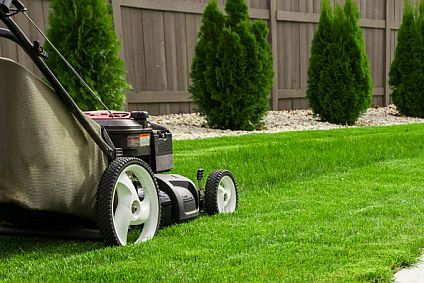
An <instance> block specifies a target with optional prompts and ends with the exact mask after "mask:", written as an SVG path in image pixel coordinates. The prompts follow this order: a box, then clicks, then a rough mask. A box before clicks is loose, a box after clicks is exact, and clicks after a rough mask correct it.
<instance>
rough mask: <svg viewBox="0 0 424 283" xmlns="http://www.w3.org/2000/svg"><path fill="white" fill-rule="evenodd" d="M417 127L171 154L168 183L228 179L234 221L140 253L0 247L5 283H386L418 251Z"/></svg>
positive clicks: (7, 241) (170, 237) (48, 244)
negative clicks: (174, 177)
mask: <svg viewBox="0 0 424 283" xmlns="http://www.w3.org/2000/svg"><path fill="white" fill-rule="evenodd" d="M423 138H424V125H410V126H395V127H378V128H367V129H349V130H333V131H322V132H299V133H282V134H258V135H248V136H242V137H232V138H221V139H208V140H200V141H180V142H176V143H175V152H176V153H175V159H176V166H175V167H176V169H175V170H174V172H177V173H180V174H183V175H187V176H189V177H192V178H194V176H195V169H196V168H197V167H204V168H205V169H206V170H207V171H210V170H211V169H212V168H215V169H217V168H228V169H230V170H231V171H233V173H234V174H235V175H236V178H237V181H238V184H239V187H240V206H239V210H238V211H237V212H236V213H235V214H232V215H218V216H214V217H201V218H199V219H197V220H195V221H192V222H189V223H185V224H180V225H175V226H172V227H169V228H165V229H163V230H161V231H160V232H159V234H158V235H157V236H156V237H155V238H154V239H153V240H152V241H150V242H147V243H145V244H143V245H137V246H129V247H124V248H104V247H103V246H102V244H101V243H96V242H94V243H93V242H77V241H60V240H49V239H38V238H20V237H7V236H2V237H0V245H1V247H2V248H1V251H0V259H1V261H0V278H1V279H3V280H6V281H8V280H10V281H23V280H24V281H39V280H43V281H105V280H134V281H156V280H162V281H174V282H176V281H201V282H205V281H206V282H208V281H210V282H212V281H219V282H233V281H256V282H266V281H274V282H275V281H278V282H283V281H287V282H293V281H314V282H334V281H340V282H349V281H382V282H384V281H387V282H389V281H391V278H392V274H393V272H394V270H396V269H397V268H398V267H400V266H406V265H409V264H410V263H412V262H414V260H415V259H416V257H417V256H418V255H419V251H420V248H421V247H423V246H424V237H423V232H424V229H423V226H424V225H423V224H422V223H424V221H423V220H424V219H423V218H424V217H423V216H422V215H423V210H424V208H423V197H424V188H423V184H424V177H423V176H424V174H423V173H424V172H423V171H424V156H423V153H422V140H423Z"/></svg>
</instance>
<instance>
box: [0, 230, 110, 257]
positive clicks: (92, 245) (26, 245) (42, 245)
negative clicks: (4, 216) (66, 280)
mask: <svg viewBox="0 0 424 283" xmlns="http://www.w3.org/2000/svg"><path fill="white" fill-rule="evenodd" d="M0 246H1V247H2V248H1V249H0V260H3V259H8V258H12V257H17V256H19V255H22V256H28V255H30V254H34V253H40V254H42V255H43V257H62V258H63V257H68V256H72V255H75V254H81V253H85V252H90V251H94V250H99V249H102V248H104V244H103V242H101V241H100V240H93V239H83V238H81V239H69V238H65V237H50V236H43V237H34V236H27V235H25V236H16V235H0Z"/></svg>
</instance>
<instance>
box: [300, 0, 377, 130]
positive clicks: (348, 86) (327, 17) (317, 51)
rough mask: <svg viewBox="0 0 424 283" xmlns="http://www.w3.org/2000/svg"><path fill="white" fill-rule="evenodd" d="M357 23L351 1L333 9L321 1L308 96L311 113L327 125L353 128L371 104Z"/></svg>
mask: <svg viewBox="0 0 424 283" xmlns="http://www.w3.org/2000/svg"><path fill="white" fill-rule="evenodd" d="M358 21H359V11H358V8H357V7H356V5H355V3H354V2H353V0H346V1H345V5H344V7H343V8H342V7H341V6H340V5H339V4H336V6H335V8H334V10H332V9H331V7H330V3H329V1H328V0H325V1H323V2H322V10H321V17H320V22H319V24H318V30H317V32H316V34H315V35H314V40H313V42H312V50H311V58H310V66H309V69H308V90H307V96H308V98H309V100H310V105H311V108H312V110H313V111H314V114H315V115H319V117H320V118H321V119H322V120H324V121H328V122H330V123H335V124H347V125H352V124H353V123H355V121H356V120H357V119H358V118H359V116H360V115H361V114H362V113H363V112H364V111H365V110H366V109H367V108H368V107H369V106H370V105H371V98H372V81H371V75H370V71H369V65H368V59H367V56H366V52H365V47H364V42H363V38H362V31H361V29H360V27H359V25H358Z"/></svg>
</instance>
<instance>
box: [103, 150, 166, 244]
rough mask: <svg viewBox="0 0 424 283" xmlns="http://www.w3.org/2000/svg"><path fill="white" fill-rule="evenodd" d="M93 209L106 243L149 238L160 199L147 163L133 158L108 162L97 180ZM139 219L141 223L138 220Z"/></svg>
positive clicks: (153, 231)
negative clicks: (141, 197)
mask: <svg viewBox="0 0 424 283" xmlns="http://www.w3.org/2000/svg"><path fill="white" fill-rule="evenodd" d="M136 187H137V188H136ZM139 190H140V191H142V194H143V200H141V199H140V197H139V195H140V193H139V192H138V191H139ZM118 194H120V195H121V196H118ZM144 200H146V202H143V201H144ZM120 204H121V205H120ZM118 208H119V212H118V213H116V212H117V211H118ZM146 209H147V210H146ZM96 210H97V225H98V228H99V231H100V236H101V238H102V239H103V241H104V242H105V243H106V244H107V245H113V246H124V245H126V244H127V243H128V242H129V241H128V240H129V238H130V237H133V236H135V237H136V239H135V241H134V243H139V242H143V241H146V240H149V239H151V238H153V236H154V235H155V234H156V232H157V230H158V227H159V221H160V202H159V196H158V185H157V183H156V179H155V177H154V175H153V172H152V170H151V169H150V167H149V165H147V163H145V162H144V161H142V160H140V159H138V158H133V157H122V158H117V159H116V160H114V161H113V162H112V163H110V164H109V166H108V168H107V169H106V170H105V172H104V173H103V176H102V178H101V180H100V184H99V188H98V191H97V196H96ZM122 211H124V213H122ZM117 214H119V215H117ZM146 215H147V218H146V219H144V217H145V216H146ZM125 216H129V217H125ZM141 216H143V218H141ZM120 219H123V221H121V220H120ZM127 221H128V226H126V224H127V223H126V222H127ZM141 221H145V222H143V223H138V222H141ZM115 222H116V223H115ZM122 222H124V223H122ZM131 222H132V223H131ZM130 226H131V227H132V229H130ZM125 227H127V231H126V232H125V230H126V229H125ZM129 231H130V233H129ZM138 233H140V236H138ZM143 233H144V234H143Z"/></svg>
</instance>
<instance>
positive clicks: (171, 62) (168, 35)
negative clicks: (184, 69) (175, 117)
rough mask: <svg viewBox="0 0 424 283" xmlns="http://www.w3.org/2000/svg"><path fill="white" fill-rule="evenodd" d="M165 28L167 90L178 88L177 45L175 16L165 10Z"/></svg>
mask: <svg viewBox="0 0 424 283" xmlns="http://www.w3.org/2000/svg"><path fill="white" fill-rule="evenodd" d="M163 20H164V24H163V25H164V28H165V55H166V77H167V90H171V91H174V90H178V80H177V72H178V68H177V53H176V50H177V46H176V41H175V26H174V23H175V17H174V13H172V12H164V18H163Z"/></svg>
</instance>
